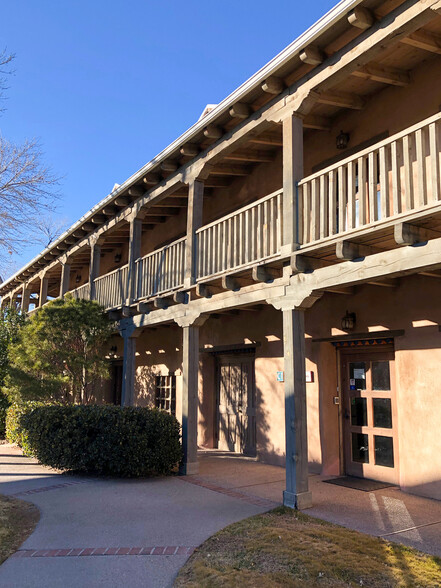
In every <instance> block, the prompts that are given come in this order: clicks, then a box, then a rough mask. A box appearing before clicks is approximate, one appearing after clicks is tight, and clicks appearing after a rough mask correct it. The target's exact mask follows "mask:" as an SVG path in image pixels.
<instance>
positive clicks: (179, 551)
mask: <svg viewBox="0 0 441 588" xmlns="http://www.w3.org/2000/svg"><path fill="white" fill-rule="evenodd" d="M195 549H196V547H195V546H188V545H166V546H163V545H160V546H158V545H156V546H154V547H83V548H81V547H80V548H76V549H19V550H18V551H16V552H15V553H14V554H13V555H11V558H19V557H20V558H23V557H91V556H105V555H112V556H117V555H186V556H190V555H191V554H192V553H193V551H194V550H195Z"/></svg>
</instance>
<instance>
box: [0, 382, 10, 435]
mask: <svg viewBox="0 0 441 588" xmlns="http://www.w3.org/2000/svg"><path fill="white" fill-rule="evenodd" d="M8 407H9V400H8V398H7V396H6V395H5V394H3V392H0V439H4V438H5V434H6V411H7V409H8Z"/></svg>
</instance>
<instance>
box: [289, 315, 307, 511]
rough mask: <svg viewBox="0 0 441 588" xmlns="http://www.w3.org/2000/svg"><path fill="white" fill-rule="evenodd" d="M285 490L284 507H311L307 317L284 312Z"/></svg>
mask: <svg viewBox="0 0 441 588" xmlns="http://www.w3.org/2000/svg"><path fill="white" fill-rule="evenodd" d="M282 312H283V349H284V359H285V435H286V490H285V491H284V492H283V504H284V505H285V506H288V507H290V508H296V509H304V508H309V507H311V506H312V498H311V492H310V491H309V488H308V439H307V423H306V384H305V316H304V311H303V310H298V309H284V310H283V311H282Z"/></svg>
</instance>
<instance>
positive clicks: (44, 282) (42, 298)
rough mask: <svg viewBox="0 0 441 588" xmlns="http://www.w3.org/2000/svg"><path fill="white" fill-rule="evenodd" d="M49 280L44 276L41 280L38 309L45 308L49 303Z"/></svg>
mask: <svg viewBox="0 0 441 588" xmlns="http://www.w3.org/2000/svg"><path fill="white" fill-rule="evenodd" d="M48 282H49V279H48V278H47V277H46V276H45V275H44V276H42V278H41V279H40V294H39V296H38V307H39V308H40V306H43V304H46V302H47V287H48Z"/></svg>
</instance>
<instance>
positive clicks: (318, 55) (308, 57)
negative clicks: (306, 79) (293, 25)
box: [299, 45, 325, 65]
mask: <svg viewBox="0 0 441 588" xmlns="http://www.w3.org/2000/svg"><path fill="white" fill-rule="evenodd" d="M299 57H300V60H301V61H303V63H308V64H309V65H320V63H323V61H324V59H325V55H324V54H323V52H322V51H321V50H320V49H319V48H318V47H316V46H315V45H309V46H308V47H305V48H304V49H302V51H300V54H299Z"/></svg>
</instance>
